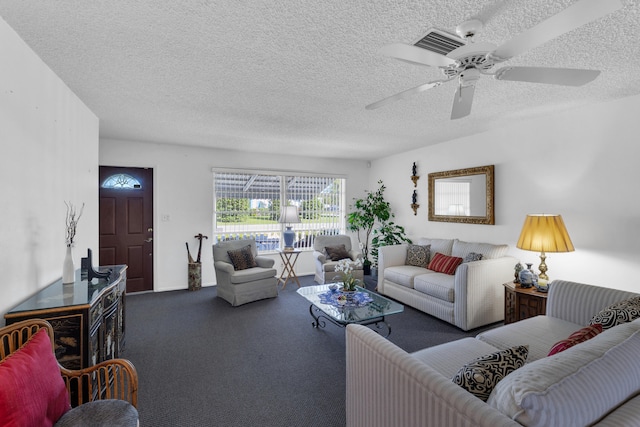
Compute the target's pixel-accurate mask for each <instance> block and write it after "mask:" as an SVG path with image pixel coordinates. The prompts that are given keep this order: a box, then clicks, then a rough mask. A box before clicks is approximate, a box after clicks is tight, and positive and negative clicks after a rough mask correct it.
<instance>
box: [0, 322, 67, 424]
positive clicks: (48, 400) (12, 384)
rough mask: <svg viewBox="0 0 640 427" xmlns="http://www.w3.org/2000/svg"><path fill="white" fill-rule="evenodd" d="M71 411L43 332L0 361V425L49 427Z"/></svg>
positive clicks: (56, 363) (47, 336)
mask: <svg viewBox="0 0 640 427" xmlns="http://www.w3.org/2000/svg"><path fill="white" fill-rule="evenodd" d="M69 409H71V405H70V404H69V395H68V393H67V388H66V387H65V385H64V381H63V380H62V376H60V368H59V367H58V362H57V361H56V358H55V356H54V354H53V351H52V350H51V340H50V339H49V334H48V333H47V331H46V330H45V329H41V330H40V331H38V332H37V333H36V334H35V335H34V336H32V337H31V339H30V340H29V341H28V342H27V343H25V344H24V345H23V346H22V347H21V348H19V349H18V350H17V351H16V352H14V353H12V354H11V355H9V356H7V358H5V359H4V360H2V361H0V426H42V427H49V426H52V425H53V424H55V422H56V421H58V419H59V418H60V417H61V416H62V415H64V413H65V412H67V411H68V410H69Z"/></svg>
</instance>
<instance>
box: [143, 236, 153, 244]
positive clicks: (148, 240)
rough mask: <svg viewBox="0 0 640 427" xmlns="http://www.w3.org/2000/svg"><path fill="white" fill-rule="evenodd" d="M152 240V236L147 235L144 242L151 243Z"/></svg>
mask: <svg viewBox="0 0 640 427" xmlns="http://www.w3.org/2000/svg"><path fill="white" fill-rule="evenodd" d="M152 241H153V237H149V238H148V239H147V240H145V242H147V243H151V242H152Z"/></svg>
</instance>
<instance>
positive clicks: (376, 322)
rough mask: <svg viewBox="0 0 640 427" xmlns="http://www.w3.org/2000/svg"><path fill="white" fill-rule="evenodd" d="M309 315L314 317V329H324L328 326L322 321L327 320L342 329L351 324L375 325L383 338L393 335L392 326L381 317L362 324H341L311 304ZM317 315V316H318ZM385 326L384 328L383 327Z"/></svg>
mask: <svg viewBox="0 0 640 427" xmlns="http://www.w3.org/2000/svg"><path fill="white" fill-rule="evenodd" d="M309 313H310V314H311V317H313V322H312V323H311V326H313V327H314V328H316V329H318V328H323V329H324V327H325V326H326V325H327V324H326V322H325V321H324V320H321V319H326V320H328V321H329V322H331V323H333V324H334V325H336V326H338V327H340V328H345V327H346V326H347V325H348V324H349V323H357V324H358V325H363V326H368V325H375V329H374V330H375V331H376V332H377V333H379V334H380V335H382V336H383V337H385V338H386V337H388V336H389V335H391V325H389V324H388V323H387V322H386V321H385V320H384V316H381V317H376V318H373V319H368V320H366V321H362V322H349V323H341V322H338V321H336V320H335V319H333V318H331V317H328V316H326V315H325V313H324V312H323V311H322V310H320V309H319V308H318V307H316V306H315V305H313V304H311V305H310V306H309ZM316 313H317V314H316ZM381 325H384V326H381ZM383 328H384V329H386V334H384V335H383V334H382V333H381V330H382V329H383Z"/></svg>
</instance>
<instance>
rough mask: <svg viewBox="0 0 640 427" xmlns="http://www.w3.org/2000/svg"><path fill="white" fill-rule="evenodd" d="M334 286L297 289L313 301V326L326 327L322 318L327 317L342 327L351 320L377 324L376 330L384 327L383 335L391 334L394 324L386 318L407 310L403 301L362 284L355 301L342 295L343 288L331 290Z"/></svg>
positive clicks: (311, 308) (310, 308)
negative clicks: (372, 290)
mask: <svg viewBox="0 0 640 427" xmlns="http://www.w3.org/2000/svg"><path fill="white" fill-rule="evenodd" d="M331 285H332V284H331V283H328V284H326V285H317V286H303V287H301V288H299V289H298V290H297V292H298V293H299V294H300V295H302V296H303V297H304V298H305V299H306V300H307V301H309V302H310V303H311V305H310V306H309V313H310V314H311V317H313V322H312V323H311V325H312V326H313V327H314V328H324V327H325V326H326V322H325V320H323V319H326V320H328V321H329V322H331V323H333V324H334V325H336V326H339V327H342V328H344V327H346V326H347V325H348V324H350V323H357V324H359V325H375V327H376V329H375V330H376V332H378V333H380V332H381V330H382V329H383V328H384V329H385V330H386V334H384V335H383V336H385V337H388V336H389V334H391V326H389V324H388V323H387V322H386V321H385V317H386V316H390V315H392V314H398V313H402V311H404V306H403V305H402V304H400V303H397V302H395V301H392V300H390V299H388V298H385V297H383V296H382V295H379V294H376V293H375V292H371V291H369V290H367V289H365V288H361V287H358V288H357V294H356V295H355V297H353V300H348V301H347V300H346V298H341V295H342V292H341V291H339V290H338V291H334V292H332V290H331V288H330V286H331ZM381 335H382V334H381Z"/></svg>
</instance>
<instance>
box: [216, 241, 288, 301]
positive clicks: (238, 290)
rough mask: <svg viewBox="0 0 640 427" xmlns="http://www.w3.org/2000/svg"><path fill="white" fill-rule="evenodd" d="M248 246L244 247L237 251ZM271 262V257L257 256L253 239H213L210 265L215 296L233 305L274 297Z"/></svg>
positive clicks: (276, 294)
mask: <svg viewBox="0 0 640 427" xmlns="http://www.w3.org/2000/svg"><path fill="white" fill-rule="evenodd" d="M247 246H248V247H249V248H248V250H247V251H245V252H244V253H239V251H241V250H242V249H243V248H245V249H246V248H247ZM230 252H232V255H235V257H234V261H235V263H236V265H235V266H234V262H233V261H232V258H231V257H230V256H229V254H230ZM238 255H240V263H238V258H237V256H238ZM242 255H244V256H242ZM251 261H253V262H251ZM274 263H275V261H274V260H273V259H271V258H267V257H262V256H258V250H257V248H256V241H255V240H253V239H245V240H227V241H223V242H218V243H216V244H215V245H213V266H214V268H215V270H216V279H217V283H218V284H217V290H218V296H219V297H220V298H223V299H225V300H227V301H228V302H229V303H230V304H231V305H233V306H237V305H242V304H246V303H249V302H253V301H257V300H260V299H265V298H273V297H277V296H278V282H277V280H276V269H275V268H273V264H274ZM240 264H242V265H240ZM238 267H239V268H238Z"/></svg>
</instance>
